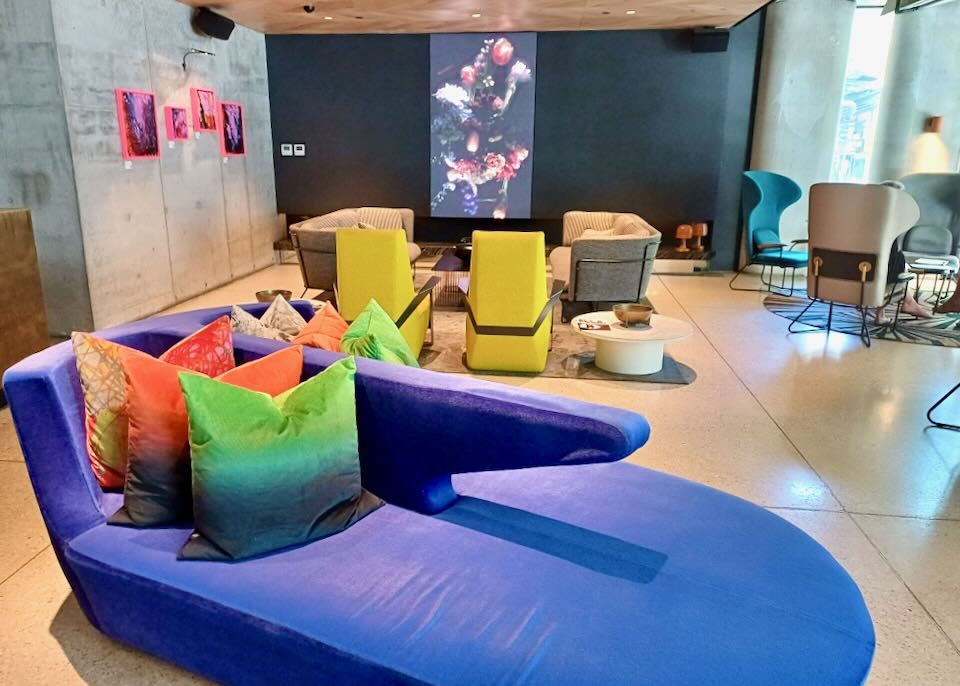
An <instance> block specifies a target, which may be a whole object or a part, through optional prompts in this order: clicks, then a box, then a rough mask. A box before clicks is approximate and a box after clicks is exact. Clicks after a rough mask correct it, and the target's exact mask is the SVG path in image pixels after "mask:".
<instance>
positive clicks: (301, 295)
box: [299, 286, 310, 300]
mask: <svg viewBox="0 0 960 686" xmlns="http://www.w3.org/2000/svg"><path fill="white" fill-rule="evenodd" d="M309 290H310V287H309V286H307V287H306V288H304V289H303V293H301V294H300V298H299V299H300V300H303V296H305V295H306V294H307V291H309Z"/></svg>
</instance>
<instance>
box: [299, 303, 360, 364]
mask: <svg viewBox="0 0 960 686" xmlns="http://www.w3.org/2000/svg"><path fill="white" fill-rule="evenodd" d="M348 328H349V325H348V324H347V322H346V321H345V320H344V319H343V317H341V316H340V313H339V312H337V308H335V307H334V306H333V305H331V304H330V303H327V304H326V305H324V307H323V309H322V310H320V311H319V312H317V313H316V314H315V315H313V319H311V320H310V321H309V322H307V325H306V326H305V327H303V330H302V331H301V332H300V333H299V334H298V335H297V337H296V338H294V339H293V343H294V344H295V345H309V346H310V347H311V348H320V349H322V350H329V351H330V352H332V353H338V352H340V339H342V338H343V334H345V333H346V332H347V329H348Z"/></svg>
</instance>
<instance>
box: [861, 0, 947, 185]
mask: <svg viewBox="0 0 960 686" xmlns="http://www.w3.org/2000/svg"><path fill="white" fill-rule="evenodd" d="M883 88H884V92H883V100H882V102H881V105H880V118H879V121H878V124H879V128H878V130H877V139H876V143H875V148H874V158H873V163H872V165H871V173H870V175H871V177H872V178H873V180H876V181H882V180H884V179H896V178H899V177H900V176H901V175H903V174H904V173H905V172H906V171H908V170H907V169H906V163H907V150H908V148H909V146H910V144H911V143H912V142H913V141H914V140H916V137H917V136H919V135H920V134H921V133H922V132H923V124H924V121H925V120H926V119H927V118H928V117H930V116H931V115H937V114H939V115H943V116H944V117H945V120H944V129H943V133H942V134H941V135H942V138H943V140H944V142H945V143H946V144H947V149H948V150H949V152H950V155H951V158H950V168H951V169H956V168H957V162H958V157H960V3H947V4H943V5H932V6H930V7H924V8H923V9H921V10H920V11H917V12H908V13H905V14H900V15H897V17H896V19H895V21H894V28H893V40H892V43H891V46H890V55H889V57H888V59H887V73H886V77H885V82H884V86H883Z"/></svg>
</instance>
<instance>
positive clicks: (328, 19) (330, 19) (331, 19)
mask: <svg viewBox="0 0 960 686" xmlns="http://www.w3.org/2000/svg"><path fill="white" fill-rule="evenodd" d="M323 20H324V21H333V17H324V18H323Z"/></svg>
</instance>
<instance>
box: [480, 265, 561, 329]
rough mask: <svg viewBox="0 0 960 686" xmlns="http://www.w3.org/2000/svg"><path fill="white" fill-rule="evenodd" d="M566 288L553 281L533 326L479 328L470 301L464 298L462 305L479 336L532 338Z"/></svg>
mask: <svg viewBox="0 0 960 686" xmlns="http://www.w3.org/2000/svg"><path fill="white" fill-rule="evenodd" d="M566 287H567V284H566V282H565V281H561V280H560V279H554V280H553V286H552V288H551V291H550V297H549V298H548V299H547V302H546V304H545V305H544V306H543V309H542V310H540V314H539V316H538V317H537V321H536V322H534V324H533V326H481V325H480V324H477V319H476V317H475V316H474V314H473V308H471V307H470V299H469V298H464V303H465V304H466V306H467V317H468V318H469V319H470V324H471V325H472V326H473V329H474V331H476V332H477V333H478V334H479V335H481V336H534V335H536V333H537V331H539V330H540V325H541V324H543V320H545V319H546V318H547V315H548V314H550V313H552V312H553V308H554V307H556V305H557V301H558V300H559V299H560V296H561V294H562V293H563V289H564V288H566Z"/></svg>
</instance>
